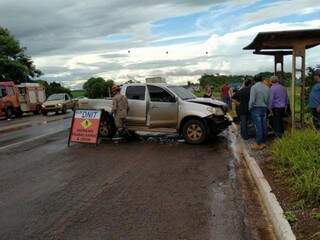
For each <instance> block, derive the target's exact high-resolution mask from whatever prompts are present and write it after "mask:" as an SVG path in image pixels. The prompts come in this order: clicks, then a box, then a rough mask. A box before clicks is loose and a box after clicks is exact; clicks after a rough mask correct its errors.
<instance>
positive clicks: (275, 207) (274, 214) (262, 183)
mask: <svg viewBox="0 0 320 240" xmlns="http://www.w3.org/2000/svg"><path fill="white" fill-rule="evenodd" d="M232 127H233V128H234V129H235V130H236V131H238V128H237V126H236V125H235V124H234V123H233V124H232ZM237 140H238V142H239V145H240V151H241V154H242V155H243V157H244V159H245V163H246V165H247V167H248V168H249V170H250V173H251V175H252V177H253V179H254V181H255V184H256V186H257V187H258V190H259V193H260V196H261V198H262V201H263V204H264V205H265V208H266V210H267V213H268V215H269V219H270V221H271V223H272V225H273V228H274V231H275V234H276V236H277V238H278V239H279V240H295V239H296V237H295V235H294V233H293V231H292V229H291V226H290V224H289V222H288V221H287V220H286V219H285V217H284V215H283V213H284V212H283V209H282V208H281V206H280V204H279V202H278V200H277V198H276V196H275V195H274V194H273V193H272V189H271V187H270V184H269V183H268V181H267V180H266V178H265V177H264V174H263V172H262V170H261V168H260V167H259V165H258V164H257V162H256V160H255V159H254V158H253V157H251V156H250V154H249V152H248V150H247V148H246V146H245V143H244V142H243V140H242V139H240V138H237Z"/></svg>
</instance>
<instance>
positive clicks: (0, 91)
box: [0, 88, 7, 97]
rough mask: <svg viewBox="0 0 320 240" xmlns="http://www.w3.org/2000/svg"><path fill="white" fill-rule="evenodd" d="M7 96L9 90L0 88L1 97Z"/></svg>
mask: <svg viewBox="0 0 320 240" xmlns="http://www.w3.org/2000/svg"><path fill="white" fill-rule="evenodd" d="M5 96H7V91H6V89H5V88H0V97H5Z"/></svg>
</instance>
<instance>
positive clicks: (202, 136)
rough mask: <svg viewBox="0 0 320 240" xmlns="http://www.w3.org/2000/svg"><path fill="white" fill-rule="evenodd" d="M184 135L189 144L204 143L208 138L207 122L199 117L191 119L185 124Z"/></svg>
mask: <svg viewBox="0 0 320 240" xmlns="http://www.w3.org/2000/svg"><path fill="white" fill-rule="evenodd" d="M182 131H183V136H184V138H185V139H186V141H187V143H189V144H200V143H203V142H204V141H205V140H206V138H207V129H206V127H205V124H204V123H203V122H202V121H201V120H198V119H190V120H188V121H187V122H186V123H185V124H184V126H183V130H182Z"/></svg>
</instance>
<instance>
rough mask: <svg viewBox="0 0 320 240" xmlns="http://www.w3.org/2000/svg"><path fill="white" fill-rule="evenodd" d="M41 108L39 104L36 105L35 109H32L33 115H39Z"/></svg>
mask: <svg viewBox="0 0 320 240" xmlns="http://www.w3.org/2000/svg"><path fill="white" fill-rule="evenodd" d="M40 109H41V108H40V107H39V106H37V108H36V110H34V111H33V115H39V114H40V112H41V110H40Z"/></svg>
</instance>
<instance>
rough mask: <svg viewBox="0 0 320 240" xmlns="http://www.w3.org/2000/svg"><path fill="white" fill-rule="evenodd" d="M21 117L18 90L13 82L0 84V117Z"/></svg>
mask: <svg viewBox="0 0 320 240" xmlns="http://www.w3.org/2000/svg"><path fill="white" fill-rule="evenodd" d="M13 115H15V116H16V117H20V116H22V111H21V109H20V102H19V90H18V88H17V87H16V85H15V84H14V83H13V82H0V116H6V117H7V118H11V117H12V116H13Z"/></svg>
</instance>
